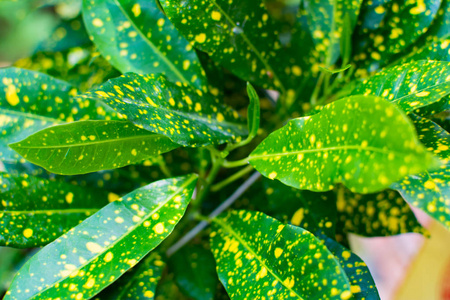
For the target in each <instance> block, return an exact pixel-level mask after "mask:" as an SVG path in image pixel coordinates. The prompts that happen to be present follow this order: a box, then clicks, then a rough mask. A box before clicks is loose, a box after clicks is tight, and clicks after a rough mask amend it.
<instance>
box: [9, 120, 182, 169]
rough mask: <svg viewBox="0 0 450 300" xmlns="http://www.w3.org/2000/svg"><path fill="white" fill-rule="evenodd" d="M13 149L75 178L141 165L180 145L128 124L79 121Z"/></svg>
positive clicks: (34, 135)
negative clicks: (136, 164) (80, 175)
mask: <svg viewBox="0 0 450 300" xmlns="http://www.w3.org/2000/svg"><path fill="white" fill-rule="evenodd" d="M10 147H11V148H12V149H14V150H15V151H17V152H18V153H19V154H20V155H22V156H23V157H24V158H25V159H27V160H29V161H30V162H32V163H34V164H37V165H39V166H41V167H43V168H45V169H46V170H48V171H50V172H52V173H56V174H63V175H74V174H84V173H90V172H95V171H100V170H108V169H115V168H120V167H123V166H126V165H130V164H134V163H138V162H141V161H143V160H145V159H148V158H151V157H157V156H158V155H160V154H161V153H164V152H168V151H170V150H173V149H175V148H177V147H179V145H177V144H175V143H173V142H172V141H170V140H169V139H168V138H167V137H165V136H163V135H161V134H154V133H151V132H149V131H147V130H144V129H141V128H139V127H137V126H135V125H134V124H132V123H130V122H127V121H79V122H74V123H70V124H65V125H59V126H54V127H51V128H46V129H43V130H41V131H39V132H37V133H35V134H33V135H31V136H29V137H27V138H26V139H24V140H22V141H20V142H17V143H14V144H11V145H10Z"/></svg>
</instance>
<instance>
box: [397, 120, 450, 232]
mask: <svg viewBox="0 0 450 300" xmlns="http://www.w3.org/2000/svg"><path fill="white" fill-rule="evenodd" d="M413 120H414V124H415V125H416V128H417V131H418V133H419V137H420V140H421V141H422V143H423V144H424V145H425V146H426V147H427V149H430V150H431V151H432V152H433V153H435V154H436V156H438V157H439V158H441V159H442V160H443V161H444V162H445V165H443V166H442V167H441V168H440V169H439V170H436V171H427V172H424V173H421V174H418V175H414V176H408V177H405V178H404V179H402V180H401V181H399V182H397V183H394V184H393V185H392V188H393V189H396V190H398V191H399V192H400V193H401V195H402V196H403V198H404V199H405V200H406V201H408V203H409V204H411V205H412V206H414V207H417V208H419V209H421V210H423V211H425V212H426V213H427V214H428V215H430V216H431V217H432V218H434V219H436V220H437V221H439V222H440V223H442V224H443V225H444V226H445V227H446V228H448V229H450V163H449V161H450V134H449V133H448V132H446V131H445V130H444V129H442V128H441V127H440V126H438V125H437V124H435V123H433V122H432V121H430V120H428V119H425V118H419V117H414V118H413Z"/></svg>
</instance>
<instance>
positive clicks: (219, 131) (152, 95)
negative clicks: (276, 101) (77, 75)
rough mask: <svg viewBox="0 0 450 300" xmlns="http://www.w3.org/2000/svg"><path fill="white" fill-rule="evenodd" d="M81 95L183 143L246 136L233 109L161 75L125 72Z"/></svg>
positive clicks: (201, 143)
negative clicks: (94, 99) (95, 89)
mask: <svg viewBox="0 0 450 300" xmlns="http://www.w3.org/2000/svg"><path fill="white" fill-rule="evenodd" d="M84 97H86V98H97V99H100V100H102V101H105V102H106V103H107V104H109V105H110V106H111V107H113V108H114V109H115V110H116V111H118V112H120V113H121V114H124V115H125V116H126V117H127V119H128V120H130V121H131V122H133V123H134V124H136V125H138V126H142V127H143V128H145V129H147V130H149V131H152V132H155V133H159V134H162V135H165V136H167V137H168V138H170V139H171V140H172V141H173V142H175V143H177V144H180V145H184V146H191V147H200V146H205V145H210V144H223V143H226V142H230V141H240V140H241V139H242V136H245V135H247V129H246V128H245V125H244V124H242V121H241V118H240V116H239V114H238V113H237V112H236V111H234V110H232V109H231V108H229V107H226V106H224V105H222V104H220V103H219V100H218V99H215V98H213V97H212V96H211V95H210V94H204V93H202V92H201V91H200V90H195V89H193V88H192V87H190V86H188V85H187V84H184V83H180V82H176V83H173V82H171V81H169V80H168V79H167V78H166V77H165V76H164V75H137V74H134V73H128V74H126V75H123V76H121V77H119V78H116V79H113V80H110V81H109V82H107V83H106V84H104V85H103V86H101V87H100V88H99V89H98V90H97V91H95V92H91V93H87V94H86V95H84Z"/></svg>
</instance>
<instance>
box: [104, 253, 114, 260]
mask: <svg viewBox="0 0 450 300" xmlns="http://www.w3.org/2000/svg"><path fill="white" fill-rule="evenodd" d="M113 258H114V255H113V254H112V253H111V252H108V253H106V255H105V257H104V258H103V260H104V261H106V262H110V261H111V260H112V259H113Z"/></svg>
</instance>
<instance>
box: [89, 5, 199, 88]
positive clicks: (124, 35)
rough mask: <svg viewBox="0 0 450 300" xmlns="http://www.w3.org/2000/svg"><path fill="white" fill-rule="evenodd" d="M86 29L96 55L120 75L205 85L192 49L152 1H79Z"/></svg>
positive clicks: (197, 85) (196, 85)
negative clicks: (160, 75)
mask: <svg viewBox="0 0 450 300" xmlns="http://www.w3.org/2000/svg"><path fill="white" fill-rule="evenodd" d="M83 17H84V20H85V24H86V27H87V29H88V30H89V33H90V35H91V36H92V39H93V41H94V43H95V44H96V45H97V47H98V48H99V50H100V52H101V53H102V54H103V55H104V56H105V57H106V58H107V59H108V61H110V62H111V64H112V65H113V66H115V67H116V68H117V69H119V70H121V71H122V72H123V73H126V72H135V73H139V74H152V73H153V74H154V73H164V74H165V75H166V76H167V77H168V78H169V79H170V80H173V81H181V82H183V83H191V84H192V85H193V86H195V87H197V88H199V89H201V88H202V87H203V86H205V87H206V85H207V82H206V78H205V76H204V75H205V74H204V71H203V70H202V68H201V65H200V62H199V60H198V57H197V55H196V53H195V51H194V50H193V48H192V46H191V45H190V44H189V43H188V41H186V40H185V39H184V38H183V37H182V36H181V34H180V33H178V31H177V30H176V29H175V28H174V26H173V25H172V24H171V23H170V22H169V20H168V19H167V18H166V16H164V14H163V13H162V12H161V11H160V10H159V8H158V6H157V5H156V1H142V0H132V1H128V0H101V1H91V0H84V1H83Z"/></svg>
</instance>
